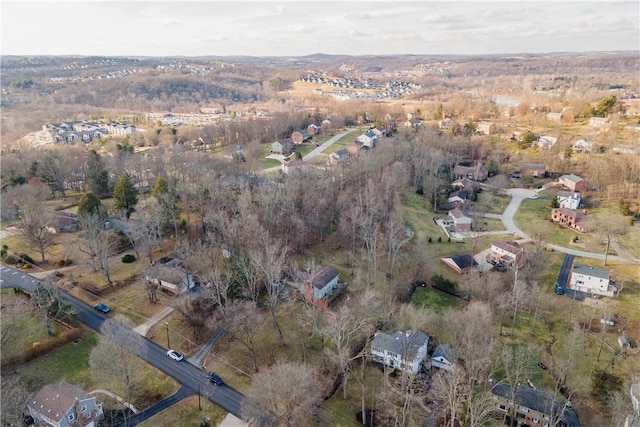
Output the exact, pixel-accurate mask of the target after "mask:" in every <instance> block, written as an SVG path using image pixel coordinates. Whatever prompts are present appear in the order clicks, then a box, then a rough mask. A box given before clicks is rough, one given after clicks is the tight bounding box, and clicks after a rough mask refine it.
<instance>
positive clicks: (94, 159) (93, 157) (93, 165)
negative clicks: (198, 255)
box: [87, 150, 110, 198]
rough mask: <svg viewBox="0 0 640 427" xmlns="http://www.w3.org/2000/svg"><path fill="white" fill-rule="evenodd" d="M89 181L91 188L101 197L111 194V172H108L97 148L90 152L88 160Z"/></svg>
mask: <svg viewBox="0 0 640 427" xmlns="http://www.w3.org/2000/svg"><path fill="white" fill-rule="evenodd" d="M87 170H88V173H87V181H88V184H89V189H90V190H91V191H92V192H93V193H95V195H96V196H98V197H99V198H103V197H108V196H109V193H110V192H109V172H107V169H106V167H105V166H104V162H103V161H102V157H100V155H99V154H98V153H96V152H95V150H91V151H90V152H89V160H88V161H87Z"/></svg>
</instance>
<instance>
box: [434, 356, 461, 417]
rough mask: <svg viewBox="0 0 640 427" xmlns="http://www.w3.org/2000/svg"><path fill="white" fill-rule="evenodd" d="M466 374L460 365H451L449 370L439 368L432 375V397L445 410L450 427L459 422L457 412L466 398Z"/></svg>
mask: <svg viewBox="0 0 640 427" xmlns="http://www.w3.org/2000/svg"><path fill="white" fill-rule="evenodd" d="M465 381H466V375H465V372H464V368H463V367H462V366H461V365H457V364H455V365H453V366H452V367H451V370H449V371H447V370H444V369H439V370H438V371H437V372H436V373H435V375H434V376H433V383H432V387H433V396H434V399H435V400H436V401H438V402H440V404H442V405H443V406H444V408H446V410H447V415H446V419H447V422H448V424H449V426H451V427H456V425H457V424H458V423H459V421H460V418H459V414H460V412H462V408H463V405H464V404H465V402H466V400H467V396H466V393H465V390H464V383H465Z"/></svg>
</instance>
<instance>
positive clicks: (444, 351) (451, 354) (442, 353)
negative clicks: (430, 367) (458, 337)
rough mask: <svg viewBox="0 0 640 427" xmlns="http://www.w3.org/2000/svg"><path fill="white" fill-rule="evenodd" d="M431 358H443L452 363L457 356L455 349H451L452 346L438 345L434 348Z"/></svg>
mask: <svg viewBox="0 0 640 427" xmlns="http://www.w3.org/2000/svg"><path fill="white" fill-rule="evenodd" d="M431 357H432V358H434V359H435V358H436V357H444V358H445V359H447V360H448V361H449V362H452V363H453V362H455V361H456V359H457V358H458V355H457V353H456V349H455V348H453V345H452V344H440V345H439V346H438V347H436V350H435V351H434V352H433V355H432V356H431Z"/></svg>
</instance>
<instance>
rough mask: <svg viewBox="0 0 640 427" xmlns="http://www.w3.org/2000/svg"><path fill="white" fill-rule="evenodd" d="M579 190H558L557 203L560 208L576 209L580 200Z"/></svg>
mask: <svg viewBox="0 0 640 427" xmlns="http://www.w3.org/2000/svg"><path fill="white" fill-rule="evenodd" d="M580 196H581V195H580V192H579V191H558V203H559V204H560V207H561V208H567V209H578V207H579V206H580V202H581V201H582V199H581V197H580Z"/></svg>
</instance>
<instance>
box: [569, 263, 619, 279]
mask: <svg viewBox="0 0 640 427" xmlns="http://www.w3.org/2000/svg"><path fill="white" fill-rule="evenodd" d="M573 272H574V273H577V274H584V275H585V276H591V277H598V278H600V279H609V277H610V273H609V270H602V269H600V268H593V267H587V266H585V265H574V266H573Z"/></svg>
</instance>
